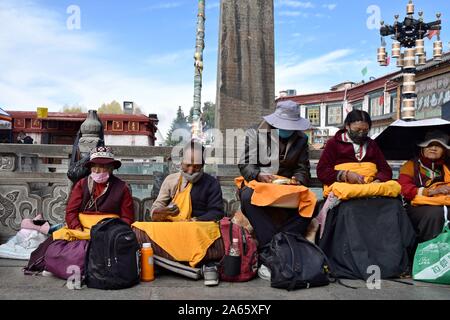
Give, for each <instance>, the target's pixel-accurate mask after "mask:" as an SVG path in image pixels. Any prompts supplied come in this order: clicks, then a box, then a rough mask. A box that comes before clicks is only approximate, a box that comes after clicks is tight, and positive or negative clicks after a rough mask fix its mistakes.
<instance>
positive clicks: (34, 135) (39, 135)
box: [25, 131, 42, 144]
mask: <svg viewBox="0 0 450 320" xmlns="http://www.w3.org/2000/svg"><path fill="white" fill-rule="evenodd" d="M25 134H26V135H27V136H30V137H31V138H33V140H34V141H33V144H41V143H42V133H27V132H26V131H25Z"/></svg>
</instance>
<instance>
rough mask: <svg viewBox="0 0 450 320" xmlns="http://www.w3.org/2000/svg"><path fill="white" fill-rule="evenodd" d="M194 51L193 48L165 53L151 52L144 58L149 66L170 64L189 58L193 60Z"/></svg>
mask: <svg viewBox="0 0 450 320" xmlns="http://www.w3.org/2000/svg"><path fill="white" fill-rule="evenodd" d="M194 51H195V49H185V50H180V51H177V52H171V53H166V54H153V55H151V56H149V57H148V58H147V59H145V63H146V64H147V65H150V66H161V65H166V66H170V65H173V64H175V63H178V62H180V61H182V60H189V62H190V61H191V60H192V61H194V58H193V56H194Z"/></svg>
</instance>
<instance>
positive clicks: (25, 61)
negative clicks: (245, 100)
mask: <svg viewBox="0 0 450 320" xmlns="http://www.w3.org/2000/svg"><path fill="white" fill-rule="evenodd" d="M66 18H67V17H66V16H65V12H62V13H61V15H58V14H55V12H53V11H49V10H44V9H42V8H40V7H39V6H37V5H36V4H34V3H33V2H31V1H29V0H1V1H0V21H1V23H2V25H7V26H8V28H0V65H1V66H2V71H1V72H0V92H1V95H0V105H2V106H5V108H6V109H9V110H28V111H30V110H35V108H36V107H37V106H47V107H49V110H50V111H59V110H61V109H62V107H63V106H64V105H65V104H68V105H76V104H77V105H82V106H84V107H86V108H88V109H97V108H98V107H100V106H101V104H102V103H104V102H111V101H112V100H117V101H129V100H131V101H134V102H136V103H137V104H138V105H140V106H142V109H143V111H144V113H146V114H149V113H156V114H158V117H159V119H160V125H159V128H160V130H161V131H162V132H163V135H165V133H166V132H167V130H168V128H169V127H170V123H171V121H172V119H173V118H174V116H175V115H176V110H177V108H178V106H179V105H181V106H183V107H184V108H185V111H188V108H189V107H190V106H191V105H192V101H193V80H192V81H191V82H186V81H184V82H183V80H182V79H181V80H180V79H178V78H171V79H170V80H166V79H164V78H161V76H163V75H162V74H160V73H156V72H145V75H144V76H142V75H136V74H134V73H133V72H132V71H130V70H129V69H127V68H125V67H124V66H122V65H120V64H118V63H117V62H116V61H114V60H113V59H111V58H110V57H108V54H109V52H113V51H114V50H117V49H116V48H115V46H114V43H112V41H111V43H110V42H109V40H108V37H107V35H100V34H93V33H88V32H85V31H84V30H83V29H82V30H79V31H69V30H67V29H66V23H65V19H66ZM193 50H194V49H192V50H191V52H190V53H189V54H188V58H189V60H188V62H187V65H186V66H184V65H181V66H179V65H178V64H177V65H175V66H172V68H181V69H182V71H179V72H180V74H181V73H184V70H188V71H187V72H192V79H193V74H194V73H193V72H194V71H193V58H192V53H193ZM186 54H187V53H186ZM151 57H153V58H155V59H156V58H157V57H156V56H151ZM179 57H181V56H180V52H178V53H173V54H169V55H163V56H161V57H160V60H159V61H158V62H159V63H163V62H165V63H170V62H171V61H176V60H177V59H178V58H179ZM156 60H157V59H156ZM149 62H150V61H147V63H149ZM147 74H148V76H147ZM160 75H161V76H160ZM215 91H216V88H215V81H212V82H206V81H205V83H204V85H203V91H202V97H203V101H208V100H212V101H214V99H215Z"/></svg>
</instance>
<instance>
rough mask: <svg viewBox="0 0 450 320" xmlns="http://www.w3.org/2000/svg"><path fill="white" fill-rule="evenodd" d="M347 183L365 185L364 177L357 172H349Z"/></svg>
mask: <svg viewBox="0 0 450 320" xmlns="http://www.w3.org/2000/svg"><path fill="white" fill-rule="evenodd" d="M347 183H351V184H364V183H365V181H364V177H363V176H362V175H360V174H357V173H356V172H352V171H348V172H347Z"/></svg>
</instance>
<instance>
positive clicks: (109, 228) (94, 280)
mask: <svg viewBox="0 0 450 320" xmlns="http://www.w3.org/2000/svg"><path fill="white" fill-rule="evenodd" d="M139 252H140V247H139V244H138V241H137V239H136V235H135V234H134V232H133V231H132V229H131V227H130V226H129V225H128V224H126V223H125V222H123V221H122V220H120V219H117V218H107V219H104V220H102V221H100V222H99V223H98V224H97V225H95V226H94V227H93V228H92V229H91V241H90V243H89V248H88V252H87V259H86V267H85V270H86V285H87V286H88V287H89V288H96V289H104V290H115V289H125V288H130V287H132V286H134V285H136V284H138V283H139V280H140V267H139V262H140V259H139Z"/></svg>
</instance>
